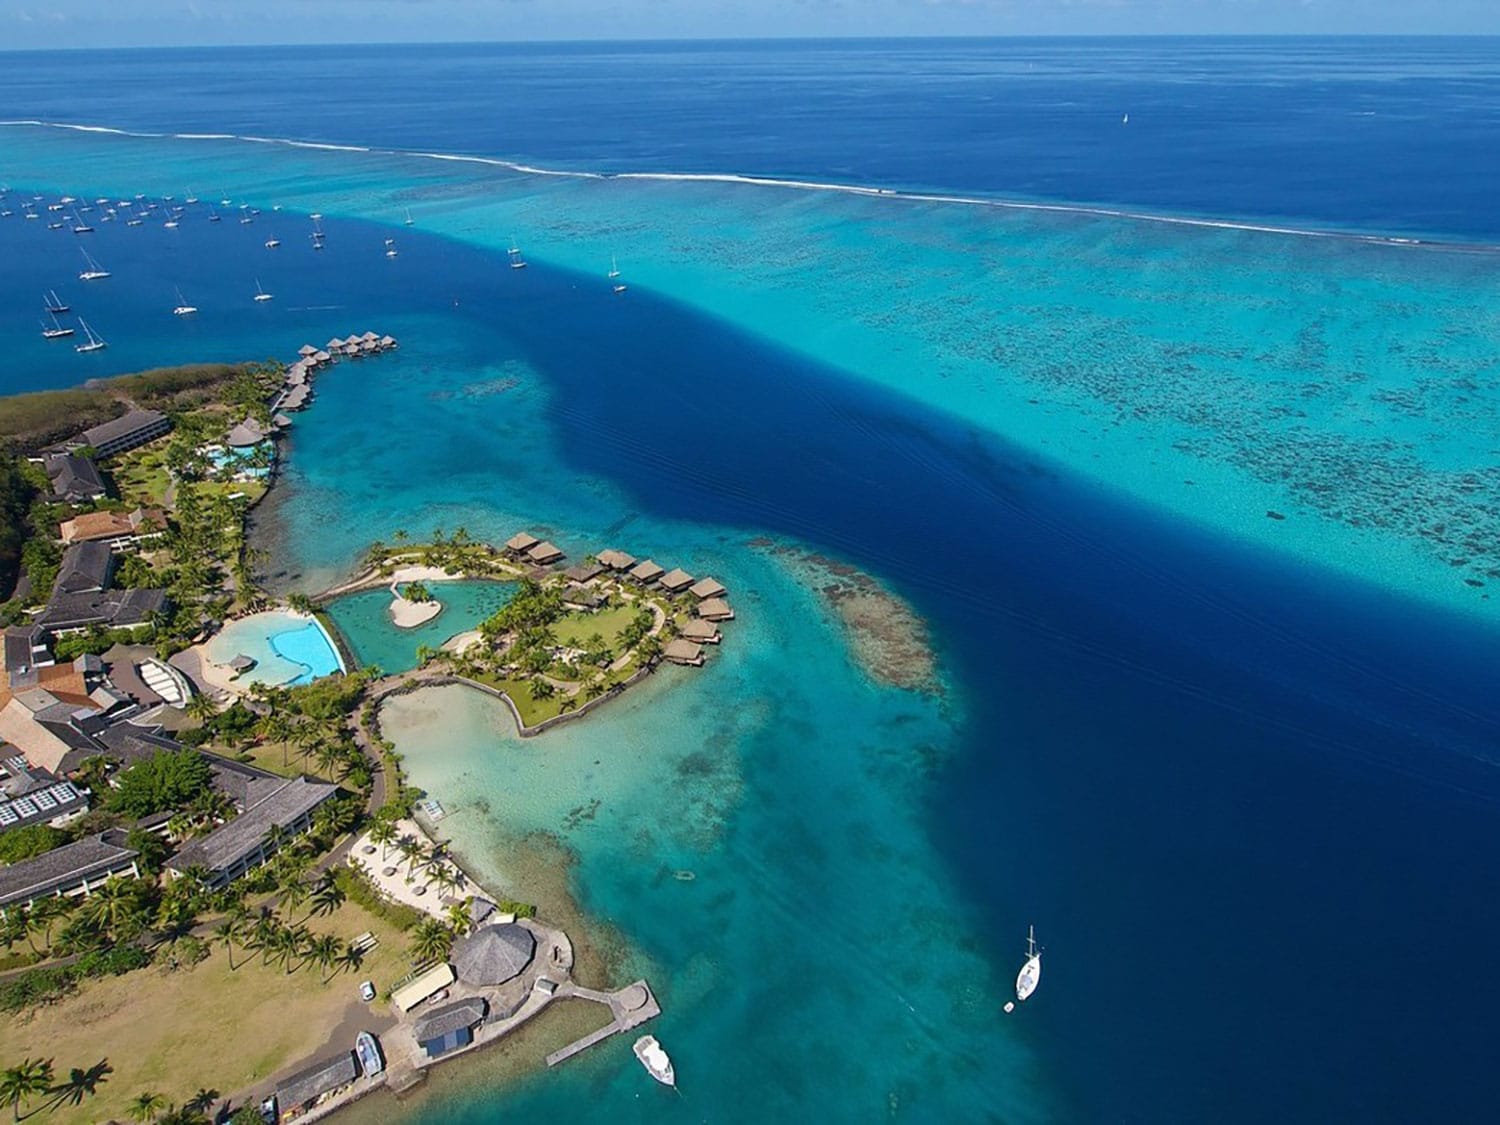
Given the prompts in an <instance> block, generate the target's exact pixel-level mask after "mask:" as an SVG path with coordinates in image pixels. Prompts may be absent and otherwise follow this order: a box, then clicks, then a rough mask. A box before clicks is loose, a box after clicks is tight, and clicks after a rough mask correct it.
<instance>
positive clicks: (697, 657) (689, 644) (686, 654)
mask: <svg viewBox="0 0 1500 1125" xmlns="http://www.w3.org/2000/svg"><path fill="white" fill-rule="evenodd" d="M661 654H662V655H663V656H664V657H666V658H667V659H668V660H670V661H671V662H672V663H673V664H687V665H690V666H692V667H694V668H697V667H699V666H700V665H702V663H703V646H702V645H700V644H697V643H696V642H694V641H688V640H683V639H682V638H681V637H678V638H677V639H676V640H674V641H668V642H667V647H666V648H664V649H662V650H661Z"/></svg>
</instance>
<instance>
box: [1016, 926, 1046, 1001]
mask: <svg viewBox="0 0 1500 1125" xmlns="http://www.w3.org/2000/svg"><path fill="white" fill-rule="evenodd" d="M1041 983H1042V951H1041V950H1040V949H1038V948H1037V947H1036V927H1035V926H1028V927H1026V963H1025V964H1024V965H1022V966H1021V971H1020V972H1019V973H1017V974H1016V999H1017V1000H1026V999H1028V998H1029V997H1030V996H1031V994H1032V993H1033V992H1035V991H1036V986H1037V985H1039V984H1041Z"/></svg>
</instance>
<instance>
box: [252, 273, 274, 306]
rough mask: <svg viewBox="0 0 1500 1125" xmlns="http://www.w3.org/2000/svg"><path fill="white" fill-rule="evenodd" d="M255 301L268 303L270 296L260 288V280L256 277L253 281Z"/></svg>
mask: <svg viewBox="0 0 1500 1125" xmlns="http://www.w3.org/2000/svg"><path fill="white" fill-rule="evenodd" d="M255 299H256V300H257V301H269V300H270V299H271V294H269V293H267V292H266V291H265V290H264V289H262V288H261V287H260V278H258V277H257V278H256V279H255Z"/></svg>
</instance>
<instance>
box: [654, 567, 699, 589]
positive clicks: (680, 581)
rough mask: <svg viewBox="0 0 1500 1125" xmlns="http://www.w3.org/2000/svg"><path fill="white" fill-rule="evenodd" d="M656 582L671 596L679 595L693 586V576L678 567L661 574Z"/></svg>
mask: <svg viewBox="0 0 1500 1125" xmlns="http://www.w3.org/2000/svg"><path fill="white" fill-rule="evenodd" d="M657 581H658V584H659V585H660V586H661V588H662V589H663V590H666V591H668V592H669V593H673V594H680V593H682V591H684V590H686V589H687V588H688V587H689V586H691V585H692V584H693V576H692V575H691V574H689V573H688V572H687V571H685V570H683V569H681V568H680V567H679V568H678V569H676V570H673V571H670V572H669V573H667V574H663V575H662V576H661V578H660V579H658V580H657Z"/></svg>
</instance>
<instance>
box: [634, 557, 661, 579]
mask: <svg viewBox="0 0 1500 1125" xmlns="http://www.w3.org/2000/svg"><path fill="white" fill-rule="evenodd" d="M665 573H666V571H665V570H664V569H662V568H661V567H659V566H657V565H656V564H655V563H654V562H652V561H651V560H650V559H645V560H643V561H642V562H638V563H636V564H635V565H634V566H633V567H631V568H630V577H632V578H634V579H635V580H636V581H637V582H655V581H656V580H657V579H658V578H660V577H661V576H662V575H663V574H665Z"/></svg>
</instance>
